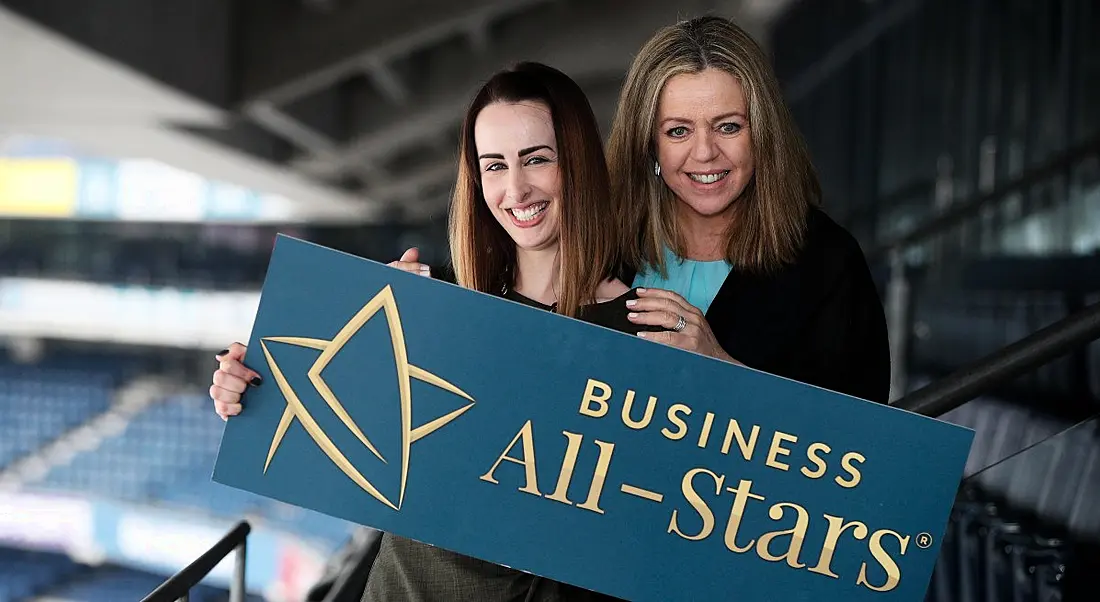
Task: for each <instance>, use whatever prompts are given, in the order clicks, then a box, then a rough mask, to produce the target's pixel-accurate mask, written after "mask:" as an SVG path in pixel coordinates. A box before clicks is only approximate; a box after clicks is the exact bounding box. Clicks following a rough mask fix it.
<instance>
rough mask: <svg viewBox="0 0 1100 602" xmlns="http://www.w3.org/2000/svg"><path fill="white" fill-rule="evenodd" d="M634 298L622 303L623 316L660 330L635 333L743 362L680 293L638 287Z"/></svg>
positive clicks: (660, 341)
mask: <svg viewBox="0 0 1100 602" xmlns="http://www.w3.org/2000/svg"><path fill="white" fill-rule="evenodd" d="M638 297H639V298H638V299H631V300H629V301H627V302H626V305H627V307H628V308H629V309H630V313H629V314H627V318H628V319H629V320H630V321H631V322H633V323H635V324H645V325H649V326H660V327H662V328H665V329H667V330H664V331H662V332H640V333H638V336H640V337H642V338H645V339H649V340H651V341H657V342H658V343H664V344H666V345H671V346H673V347H679V348H680V349H686V350H688V351H694V352H696V353H701V354H703V355H709V356H710V357H713V358H717V359H720V360H724V361H727V362H731V363H734V364H738V365H743V364H741V362H739V361H737V360H735V359H733V357H732V356H730V354H728V353H726V351H725V349H722V346H721V345H719V344H718V340H717V339H716V338H715V336H714V332H713V331H711V329H710V324H708V323H707V319H706V317H705V316H703V312H701V311H699V308H697V307H695V306H694V305H692V304H691V303H688V301H687V300H686V299H684V298H683V297H681V296H680V295H678V294H676V293H674V292H672V291H667V290H663V289H653V288H651V289H646V288H639V289H638Z"/></svg>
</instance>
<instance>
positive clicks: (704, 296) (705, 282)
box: [633, 248, 733, 314]
mask: <svg viewBox="0 0 1100 602" xmlns="http://www.w3.org/2000/svg"><path fill="white" fill-rule="evenodd" d="M664 253H665V271H667V272H668V277H667V278H662V277H661V274H660V272H658V271H657V270H649V269H644V270H641V271H639V272H638V275H637V276H635V277H634V284H633V286H634V287H636V288H663V289H666V290H670V291H672V292H674V293H677V294H679V295H680V296H681V297H683V298H685V299H687V301H688V303H691V304H692V305H694V306H695V307H697V308H699V311H701V312H703V313H704V314H705V313H707V309H709V308H710V303H711V301H714V296H715V295H717V294H718V289H720V288H722V283H723V282H725V281H726V276H728V275H729V273H730V271H731V270H732V269H733V266H732V265H730V264H729V263H728V262H727V261H725V260H717V261H695V260H694V259H682V258H680V257H677V256H676V254H675V253H673V252H672V251H671V250H670V249H667V248H666V249H665V251H664Z"/></svg>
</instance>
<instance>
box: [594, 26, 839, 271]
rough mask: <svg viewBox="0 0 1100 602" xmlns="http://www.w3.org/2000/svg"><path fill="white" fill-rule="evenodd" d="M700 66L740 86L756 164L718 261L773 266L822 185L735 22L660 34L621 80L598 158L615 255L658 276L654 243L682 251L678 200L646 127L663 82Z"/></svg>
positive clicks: (772, 79) (796, 243)
mask: <svg viewBox="0 0 1100 602" xmlns="http://www.w3.org/2000/svg"><path fill="white" fill-rule="evenodd" d="M708 68H710V69H719V70H722V71H725V72H726V73H729V74H731V75H732V76H733V77H735V78H737V80H738V81H739V82H740V83H741V87H742V88H743V90H744V95H745V99H746V102H747V104H748V123H749V129H748V131H749V133H750V137H751V141H752V142H751V144H752V155H753V162H754V163H755V174H754V176H753V178H752V179H751V181H750V182H749V184H748V185H747V186H746V188H745V190H744V192H743V193H742V195H741V197H740V198H738V199H736V200H735V201H734V208H733V211H732V213H733V217H732V220H731V223H730V226H729V229H728V238H727V245H726V259H727V260H728V261H729V262H731V263H732V264H733V265H734V266H735V267H736V268H737V269H740V270H744V271H747V272H768V271H772V270H775V269H777V268H779V267H781V266H782V265H783V264H785V263H788V262H790V261H792V260H793V259H794V257H795V255H796V254H797V252H798V250H799V248H800V247H801V244H802V239H803V236H804V233H805V230H806V220H807V212H808V208H809V207H810V206H811V205H815V204H818V203H820V199H821V184H820V182H819V181H818V177H817V173H816V172H815V170H814V167H813V164H812V163H811V161H810V154H809V151H808V150H807V148H806V144H805V142H804V141H803V139H802V136H801V135H800V134H799V132H798V129H797V127H796V125H795V123H794V119H793V118H792V117H791V115H790V112H789V111H788V109H787V106H786V104H785V103H784V101H783V96H782V92H781V90H780V87H779V82H778V81H777V78H776V76H775V73H774V72H773V71H772V67H771V63H770V62H769V60H768V58H767V56H766V55H765V53H764V51H763V50H762V49H761V48H760V46H759V45H758V44H757V43H756V41H755V40H753V39H752V37H751V36H750V35H749V34H748V33H746V32H745V31H744V30H743V29H741V28H740V27H738V26H737V25H736V24H734V23H732V22H731V21H729V20H728V19H723V18H719V17H711V16H708V17H699V18H695V19H691V20H689V21H684V22H681V23H677V24H675V25H671V26H668V27H665V28H662V29H661V30H659V31H658V32H657V33H656V34H655V35H654V36H653V37H652V38H650V40H649V41H648V42H647V43H646V44H645V46H643V47H642V49H641V51H640V52H639V53H638V55H637V57H636V58H635V59H634V62H633V64H632V65H631V67H630V71H629V73H628V75H627V77H626V81H625V83H624V85H623V88H622V92H621V94H620V96H619V106H618V111H617V113H616V115H615V121H614V124H613V126H612V129H611V135H610V139H609V141H608V150H607V154H608V163H609V167H610V170H611V173H613V174H615V178H614V180H613V182H612V186H611V195H612V199H613V200H614V202H615V204H616V207H618V212H619V215H620V216H622V223H621V228H622V234H623V237H624V242H623V248H624V253H625V255H626V259H627V261H629V262H630V263H631V264H633V265H634V266H636V267H644V266H653V267H655V268H657V269H658V270H660V272H661V273H662V274H665V273H666V272H665V265H664V259H663V256H664V253H663V252H662V248H663V247H668V248H669V249H671V250H672V251H674V252H675V253H676V254H677V255H678V256H681V257H683V256H685V249H686V244H685V240H684V232H683V229H682V228H681V224H680V223H679V222H680V220H679V218H678V211H677V206H676V204H677V203H678V202H680V201H678V200H677V198H676V196H675V195H674V194H673V193H672V191H671V190H669V188H668V187H667V186H666V185H665V184H664V182H663V181H661V179H660V178H659V177H656V176H654V172H653V166H654V162H655V160H656V156H657V153H656V149H655V141H654V135H655V129H656V124H655V123H656V118H657V109H658V103H659V100H660V96H661V91H662V90H663V89H664V86H665V84H666V82H668V80H669V79H671V78H672V77H674V76H676V75H680V74H694V73H699V72H702V71H704V70H706V69H708Z"/></svg>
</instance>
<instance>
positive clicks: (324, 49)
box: [242, 0, 554, 103]
mask: <svg viewBox="0 0 1100 602" xmlns="http://www.w3.org/2000/svg"><path fill="white" fill-rule="evenodd" d="M552 1H554V0H465V1H463V2H453V1H452V0H403V1H402V2H392V3H391V2H356V3H352V4H351V5H350V6H348V7H346V8H344V9H342V10H339V11H336V12H334V13H332V14H329V15H316V14H314V15H308V17H309V18H305V17H306V16H307V15H303V14H302V13H301V10H300V8H298V7H296V6H294V5H292V4H290V5H288V4H283V3H272V2H270V1H269V0H246V1H245V3H244V4H245V7H246V9H245V10H246V14H247V16H248V18H246V19H244V22H245V23H247V24H248V25H247V28H246V31H245V41H244V44H243V48H244V51H243V52H244V57H243V62H244V67H243V70H242V71H243V82H242V92H243V96H244V98H245V99H246V100H257V99H264V100H268V101H271V102H275V103H284V102H289V101H292V100H294V99H296V98H300V97H302V96H305V95H308V94H311V93H313V92H315V91H317V90H320V89H323V88H327V87H329V86H332V85H333V84H335V83H337V82H339V81H341V80H343V79H345V78H346V77H348V76H349V75H351V74H353V73H358V72H361V71H362V65H364V64H370V63H371V62H376V61H381V62H385V61H388V60H390V59H392V58H394V57H400V56H404V55H407V54H409V53H410V52H413V51H415V50H419V49H421V48H424V47H428V46H431V45H433V44H437V43H439V42H442V41H444V40H446V39H448V38H450V37H451V36H454V35H461V34H462V33H463V32H466V31H468V30H470V29H471V28H476V27H480V26H481V24H482V23H487V22H492V21H494V20H496V19H498V18H500V17H502V16H506V15H509V14H513V13H517V12H522V11H524V10H527V9H528V8H529V7H531V6H532V5H536V4H545V3H548V2H552ZM410 14H412V15H417V18H414V19H410V18H408V16H409V15H410ZM426 18H427V19H434V20H433V21H431V22H430V23H429V24H428V25H424V22H425V19H426Z"/></svg>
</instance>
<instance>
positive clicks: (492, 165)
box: [485, 163, 507, 171]
mask: <svg viewBox="0 0 1100 602" xmlns="http://www.w3.org/2000/svg"><path fill="white" fill-rule="evenodd" d="M505 167H507V166H506V165H505V164H503V163H490V164H488V165H486V166H485V171H500V170H501V169H504V168H505ZM498 168H499V169H498Z"/></svg>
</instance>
